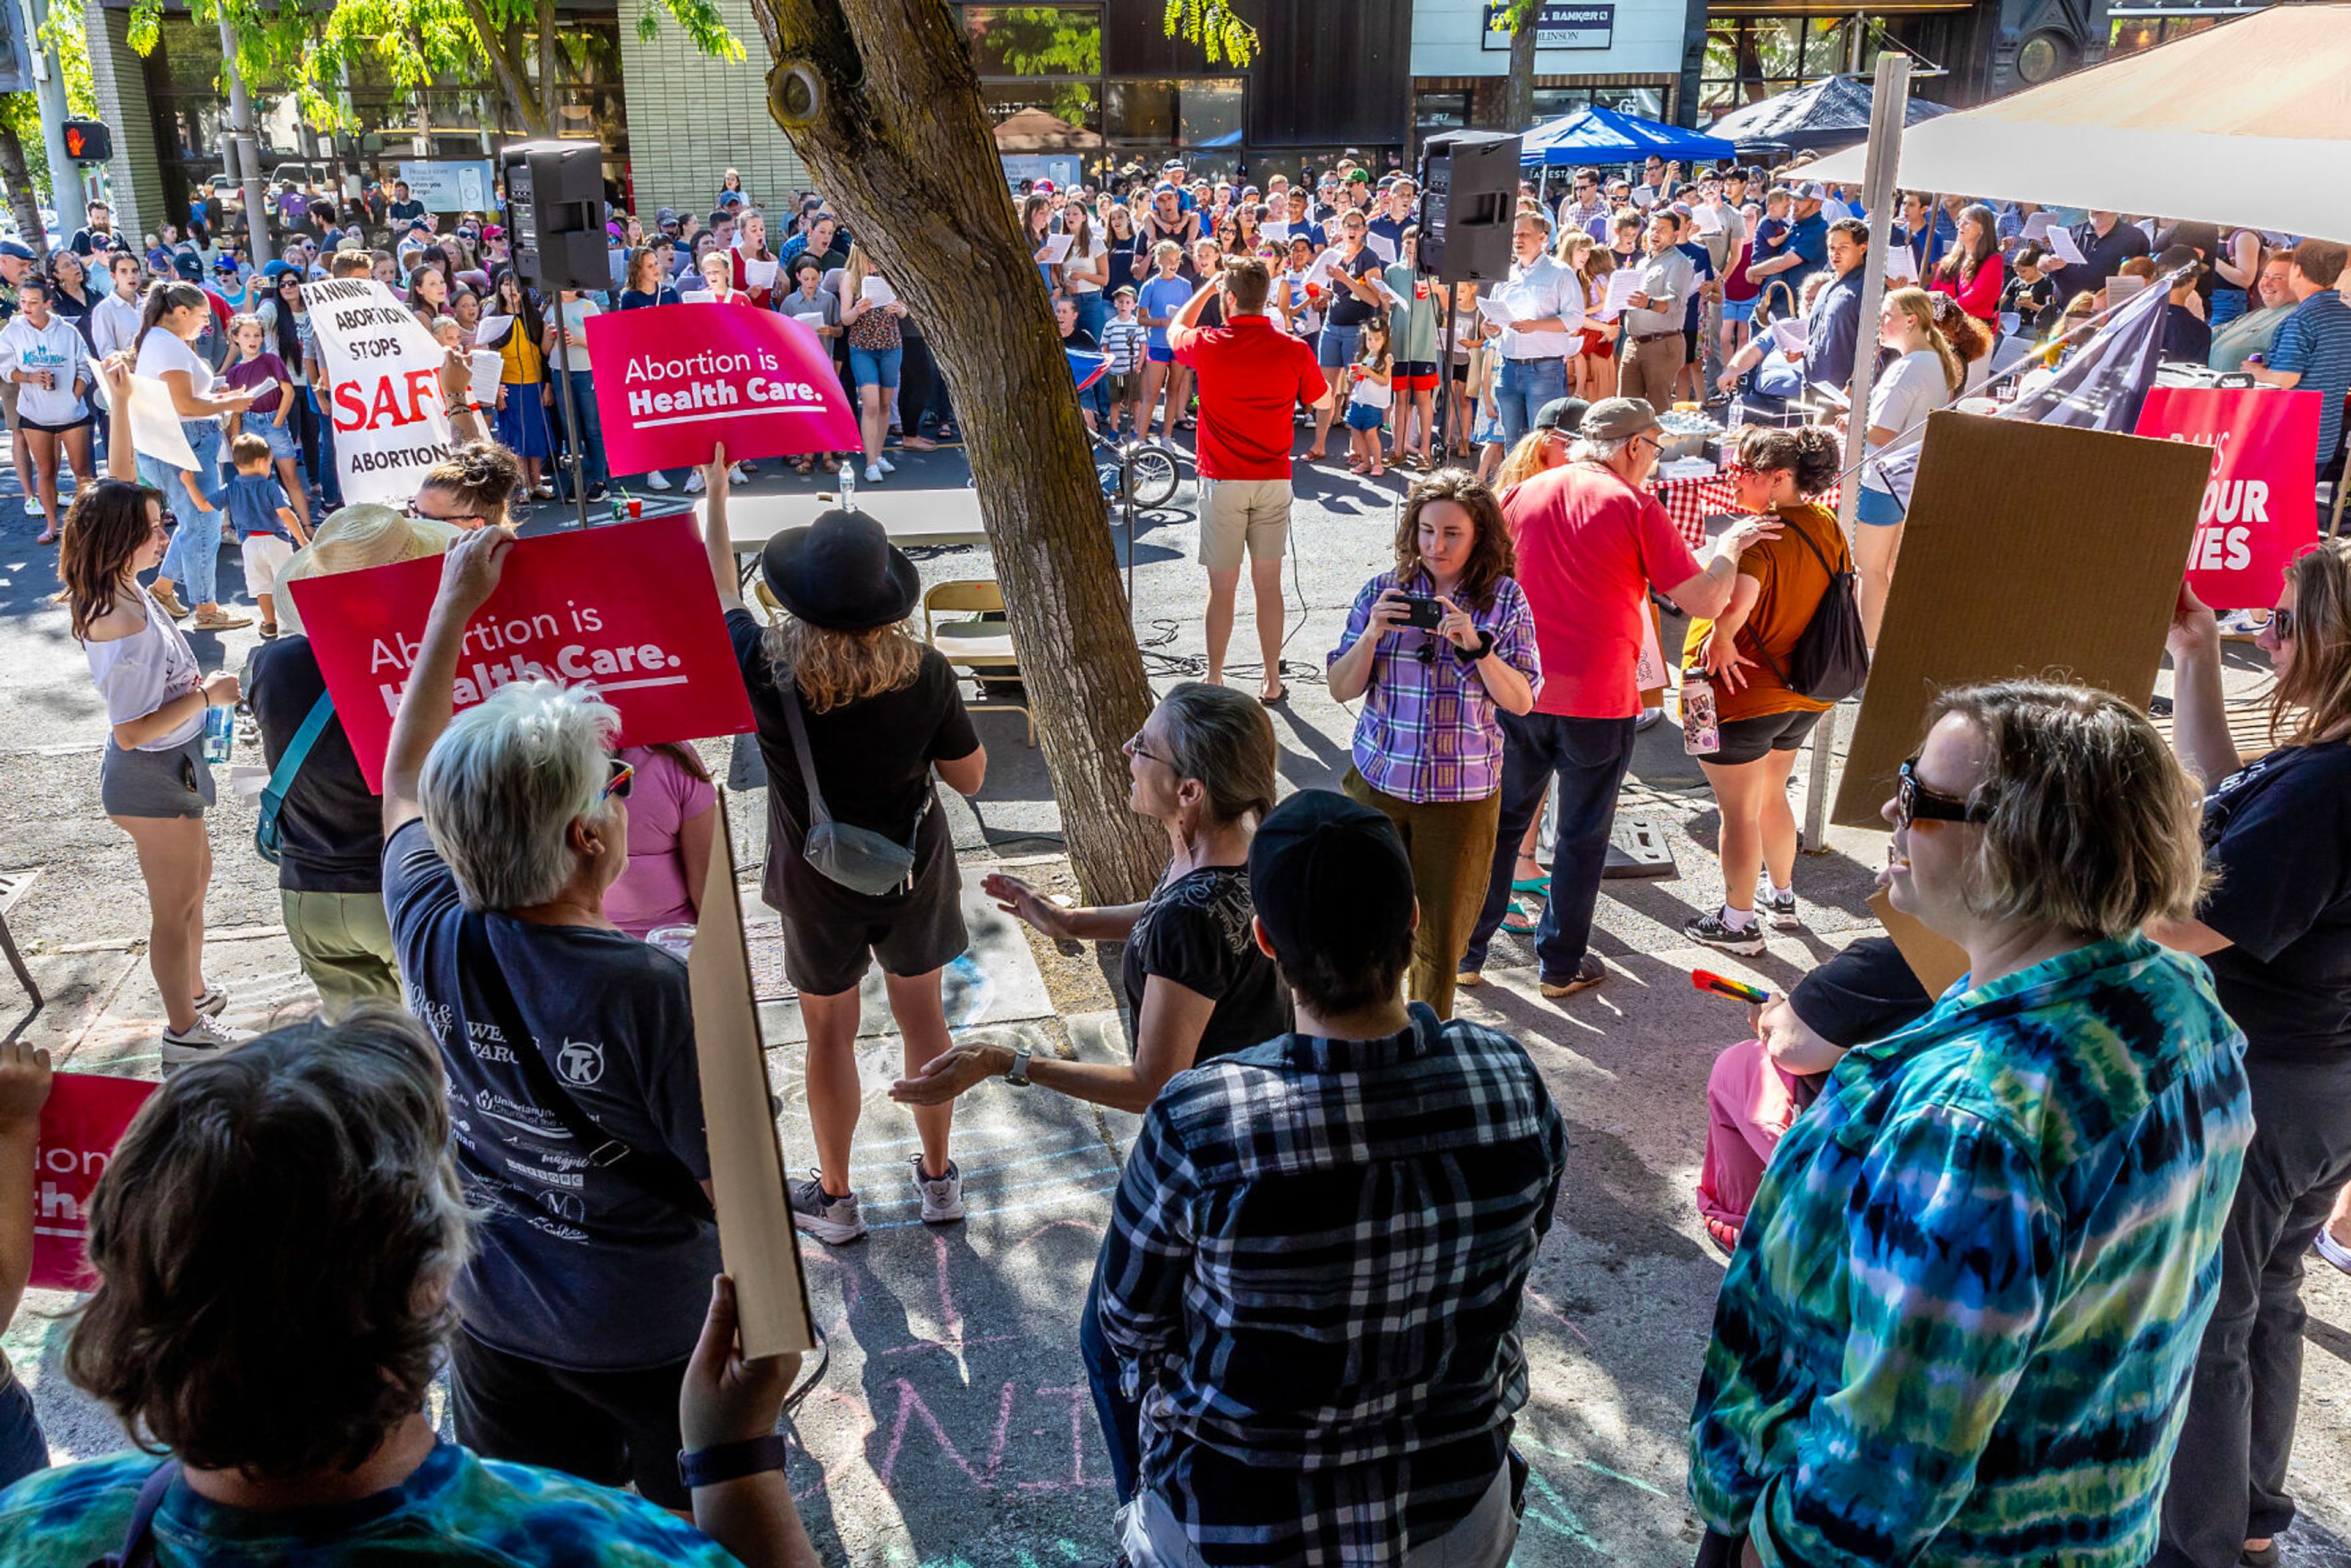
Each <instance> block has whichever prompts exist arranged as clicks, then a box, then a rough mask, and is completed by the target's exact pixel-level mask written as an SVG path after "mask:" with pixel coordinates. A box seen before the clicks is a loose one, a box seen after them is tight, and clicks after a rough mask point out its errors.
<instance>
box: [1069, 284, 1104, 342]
mask: <svg viewBox="0 0 2351 1568" xmlns="http://www.w3.org/2000/svg"><path fill="white" fill-rule="evenodd" d="M1070 298H1072V299H1074V300H1076V301H1077V303H1078V330H1079V331H1081V332H1083V333H1084V334H1085V335H1086V336H1087V337H1089V338H1092V340H1094V341H1095V342H1097V343H1099V342H1101V341H1102V323H1103V322H1105V321H1107V320H1109V319H1110V303H1109V301H1107V300H1105V299H1104V298H1102V290H1101V289H1099V288H1089V289H1086V290H1085V291H1084V292H1082V293H1079V294H1072V295H1071V296H1070Z"/></svg>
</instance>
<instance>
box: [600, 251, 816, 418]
mask: <svg viewBox="0 0 2351 1568" xmlns="http://www.w3.org/2000/svg"><path fill="white" fill-rule="evenodd" d="M727 256H728V265H729V266H730V267H731V268H732V269H733V273H734V279H733V281H734V285H735V287H737V288H739V289H741V290H743V291H744V292H745V293H746V294H748V295H749V296H750V297H751V308H753V309H755V310H765V309H768V308H769V307H771V306H772V305H774V304H775V302H776V296H777V295H778V293H780V292H781V290H780V289H779V288H778V286H777V269H778V261H779V258H778V256H775V255H774V254H773V253H772V252H770V251H769V250H768V218H767V214H764V213H762V212H760V211H759V210H758V208H756V207H754V208H752V209H751V210H750V211H748V212H746V213H745V214H743V215H742V216H741V217H740V218H739V219H737V222H736V225H735V247H734V249H733V250H731V251H730V252H728V253H727ZM573 368H574V370H575V371H576V370H577V368H578V367H577V366H576V365H575V366H574V367H573ZM599 445H601V442H600V443H599ZM596 460H597V462H599V463H601V462H602V461H603V458H602V457H601V455H600V456H598V458H597V459H596Z"/></svg>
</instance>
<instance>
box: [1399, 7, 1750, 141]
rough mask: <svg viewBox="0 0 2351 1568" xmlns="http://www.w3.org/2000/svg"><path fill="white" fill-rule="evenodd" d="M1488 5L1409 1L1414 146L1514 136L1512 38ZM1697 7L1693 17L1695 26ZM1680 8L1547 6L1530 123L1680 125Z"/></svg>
mask: <svg viewBox="0 0 2351 1568" xmlns="http://www.w3.org/2000/svg"><path fill="white" fill-rule="evenodd" d="M1506 9H1507V7H1506V6H1505V5H1499V4H1496V3H1494V0H1414V5H1413V16H1412V118H1413V133H1414V139H1415V141H1416V143H1417V142H1419V141H1426V139H1427V138H1429V137H1430V136H1433V135H1436V134H1437V133H1438V132H1439V131H1458V130H1464V129H1467V130H1473V131H1522V130H1524V129H1526V128H1525V127H1524V126H1514V125H1510V124H1507V123H1505V121H1506V120H1507V119H1508V111H1507V109H1506V107H1505V99H1506V96H1507V95H1506V88H1507V80H1508V77H1509V73H1510V33H1509V31H1508V30H1507V29H1506V28H1505V27H1504V26H1502V25H1501V23H1500V19H1499V18H1500V16H1501V14H1502V13H1503V12H1504V11H1505V10H1506ZM1704 15H1705V12H1704V7H1703V0H1699V10H1698V16H1699V18H1700V19H1701V20H1703V17H1704ZM1690 26H1691V10H1690V5H1689V3H1688V0H1573V3H1564V4H1562V3H1559V0H1545V3H1544V5H1543V6H1542V9H1541V16H1540V19H1539V20H1538V22H1537V33H1536V48H1535V75H1534V121H1535V123H1537V124H1541V122H1542V121H1544V120H1555V119H1557V118H1559V117H1560V116H1561V115H1562V114H1568V113H1572V112H1573V111H1574V110H1579V109H1583V108H1585V107H1588V106H1590V105H1593V104H1598V105H1600V106H1602V107H1603V108H1606V109H1615V110H1624V111H1625V112H1626V113H1628V114H1637V115H1639V116H1641V117H1642V118H1643V119H1645V120H1677V118H1679V115H1680V111H1681V110H1682V107H1683V105H1684V104H1685V102H1686V101H1687V97H1688V94H1687V90H1686V89H1685V88H1684V85H1683V81H1682V73H1683V68H1684V65H1685V60H1684V55H1685V50H1686V46H1687V41H1688V39H1689V37H1690Z"/></svg>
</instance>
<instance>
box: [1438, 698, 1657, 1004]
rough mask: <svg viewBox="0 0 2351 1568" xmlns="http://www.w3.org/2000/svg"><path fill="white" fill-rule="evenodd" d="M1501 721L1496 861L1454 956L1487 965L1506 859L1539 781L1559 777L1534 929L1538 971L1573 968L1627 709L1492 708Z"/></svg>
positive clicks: (1600, 864) (1568, 976)
mask: <svg viewBox="0 0 2351 1568" xmlns="http://www.w3.org/2000/svg"><path fill="white" fill-rule="evenodd" d="M1496 716H1497V717H1498V718H1499V719H1500V720H1501V722H1502V817H1501V821H1499V822H1498V823H1497V824H1495V830H1494V871H1493V876H1492V879H1491V880H1490V881H1489V882H1488V883H1487V884H1486V907H1485V908H1483V909H1482V910H1479V913H1478V926H1477V929H1476V930H1474V931H1472V932H1471V933H1470V934H1469V947H1468V951H1467V952H1466V953H1464V954H1463V955H1462V956H1461V968H1462V970H1463V972H1465V973H1467V972H1468V971H1470V970H1474V969H1482V968H1484V967H1486V949H1487V948H1488V947H1489V946H1491V945H1492V943H1493V940H1494V932H1495V931H1496V929H1497V928H1499V926H1500V925H1501V924H1502V916H1503V915H1506V914H1508V913H1509V911H1510V868H1511V863H1512V862H1513V861H1515V860H1516V858H1517V856H1518V852H1519V840H1520V838H1522V837H1523V836H1524V835H1525V833H1526V831H1527V824H1528V823H1529V822H1531V821H1534V820H1535V812H1536V811H1537V810H1539V809H1541V805H1542V798H1543V789H1544V787H1545V786H1546V785H1548V784H1550V783H1551V782H1552V779H1557V780H1558V781H1559V841H1558V842H1557V843H1556V844H1554V845H1553V846H1552V862H1551V896H1550V897H1549V898H1547V899H1545V900H1544V901H1543V913H1542V923H1541V925H1540V926H1538V927H1537V928H1536V931H1535V958H1536V961H1537V963H1538V965H1539V966H1540V967H1541V973H1542V977H1543V978H1544V979H1545V980H1548V981H1550V982H1552V984H1555V985H1558V984H1564V983H1565V982H1567V981H1569V980H1572V979H1573V978H1574V977H1575V971H1576V968H1577V967H1578V966H1580V965H1581V964H1582V963H1583V954H1584V950H1585V949H1586V948H1588V947H1589V946H1591V945H1592V912H1593V908H1594V907H1596V906H1597V905H1598V904H1599V903H1600V873H1602V872H1604V871H1605V870H1606V869H1607V866H1608V835H1609V832H1610V831H1611V830H1613V829H1614V827H1615V825H1616V791H1617V790H1618V789H1621V788H1622V787H1623V786H1624V783H1625V768H1627V767H1629V766H1630V765H1631V763H1632V760H1633V725H1634V720H1632V719H1629V718H1565V717H1562V716H1560V715H1558V714H1549V713H1531V714H1525V715H1516V714H1507V713H1505V714H1498V715H1496Z"/></svg>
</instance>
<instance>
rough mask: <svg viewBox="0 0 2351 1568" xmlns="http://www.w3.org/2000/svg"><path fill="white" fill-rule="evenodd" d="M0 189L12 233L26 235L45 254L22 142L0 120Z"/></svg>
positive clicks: (37, 197) (12, 128)
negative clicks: (13, 223)
mask: <svg viewBox="0 0 2351 1568" xmlns="http://www.w3.org/2000/svg"><path fill="white" fill-rule="evenodd" d="M0 192H5V193H6V195H7V198H8V211H9V214H11V215H12V216H14V217H15V218H16V232H17V233H18V234H20V235H25V236H26V244H27V245H29V246H32V247H33V249H34V252H35V253H36V254H37V255H44V256H45V255H47V253H48V239H47V229H46V227H45V226H44V225H43V224H42V223H41V198H40V195H39V193H37V192H36V191H35V190H34V189H33V172H32V170H31V169H29V168H27V167H26V163H25V144H24V142H23V141H19V140H18V139H17V136H16V127H15V126H13V125H10V124H9V123H8V122H7V121H6V120H0Z"/></svg>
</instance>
